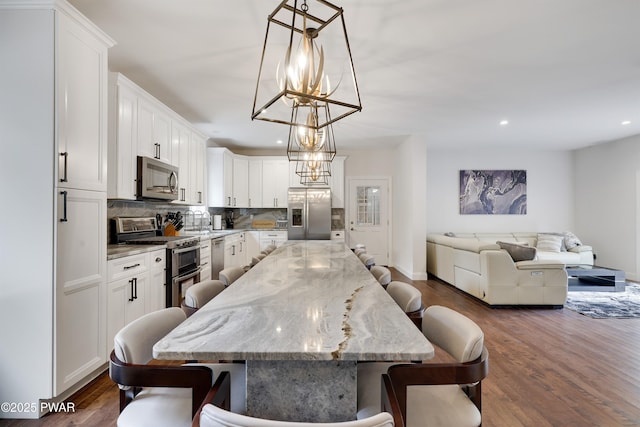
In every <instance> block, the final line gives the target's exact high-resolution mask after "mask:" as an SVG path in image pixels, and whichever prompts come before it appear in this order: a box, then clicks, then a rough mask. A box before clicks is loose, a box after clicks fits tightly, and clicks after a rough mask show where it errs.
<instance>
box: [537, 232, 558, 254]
mask: <svg viewBox="0 0 640 427" xmlns="http://www.w3.org/2000/svg"><path fill="white" fill-rule="evenodd" d="M563 243H564V237H563V236H560V235H557V234H538V243H537V244H536V248H538V250H539V251H542V252H560V251H561V250H562V244H563Z"/></svg>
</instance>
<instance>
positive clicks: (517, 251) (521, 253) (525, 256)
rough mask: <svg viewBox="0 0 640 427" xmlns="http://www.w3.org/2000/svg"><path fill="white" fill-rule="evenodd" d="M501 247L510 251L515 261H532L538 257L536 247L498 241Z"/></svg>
mask: <svg viewBox="0 0 640 427" xmlns="http://www.w3.org/2000/svg"><path fill="white" fill-rule="evenodd" d="M496 243H497V244H498V246H500V248H501V249H504V250H505V251H507V252H509V255H511V258H512V259H513V261H514V262H519V261H531V260H533V259H535V257H536V248H534V247H532V246H528V245H527V246H525V245H520V244H517V243H508V242H496Z"/></svg>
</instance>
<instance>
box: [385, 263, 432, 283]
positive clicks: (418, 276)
mask: <svg viewBox="0 0 640 427" xmlns="http://www.w3.org/2000/svg"><path fill="white" fill-rule="evenodd" d="M393 268H395V269H396V270H398V271H399V272H400V273H402V274H403V275H405V276H407V277H408V278H409V279H411V280H427V279H428V275H427V272H426V271H414V272H409V271H407V270H405V269H404V268H402V267H400V266H397V265H396V266H394V267H393Z"/></svg>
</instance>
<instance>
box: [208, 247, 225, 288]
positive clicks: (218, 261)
mask: <svg viewBox="0 0 640 427" xmlns="http://www.w3.org/2000/svg"><path fill="white" fill-rule="evenodd" d="M223 269H224V237H218V238H216V239H211V278H212V279H214V280H218V278H219V277H220V276H219V273H220V272H221V271H222V270H223Z"/></svg>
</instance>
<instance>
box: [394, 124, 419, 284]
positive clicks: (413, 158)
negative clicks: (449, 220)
mask: <svg viewBox="0 0 640 427" xmlns="http://www.w3.org/2000/svg"><path fill="white" fill-rule="evenodd" d="M426 163H427V148H426V144H425V142H424V138H421V137H419V136H412V137H411V138H409V139H408V140H407V141H405V142H404V143H401V144H399V145H398V147H397V149H396V150H395V156H394V164H395V168H394V169H395V173H394V178H393V223H392V227H393V259H394V261H395V267H396V268H397V269H398V270H399V271H400V272H401V273H403V274H404V275H405V276H408V277H409V278H411V279H412V280H426V279H427V274H426V271H427V264H426V243H425V241H426V236H427V215H426V193H427V173H426V167H425V166H426Z"/></svg>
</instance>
